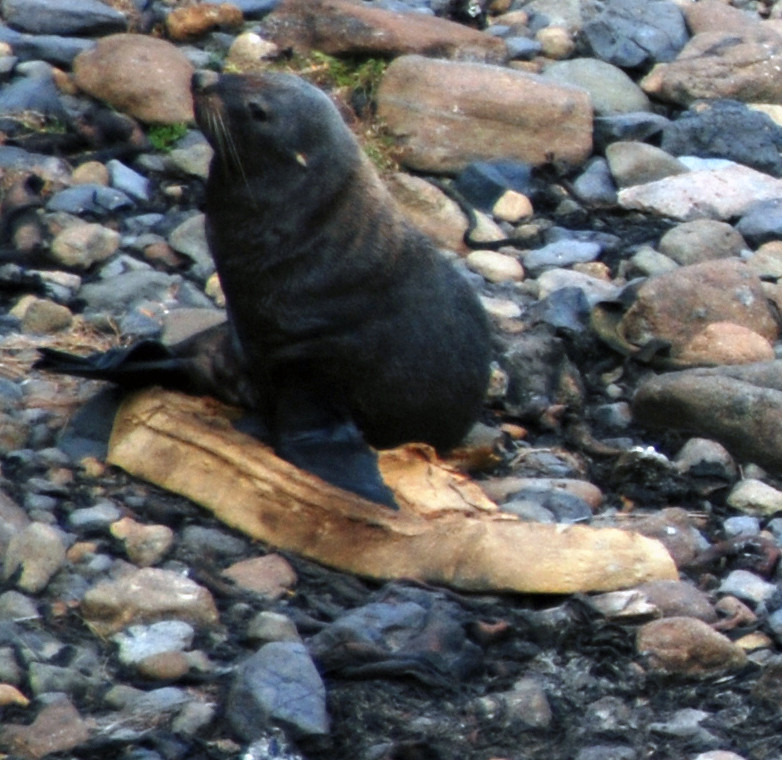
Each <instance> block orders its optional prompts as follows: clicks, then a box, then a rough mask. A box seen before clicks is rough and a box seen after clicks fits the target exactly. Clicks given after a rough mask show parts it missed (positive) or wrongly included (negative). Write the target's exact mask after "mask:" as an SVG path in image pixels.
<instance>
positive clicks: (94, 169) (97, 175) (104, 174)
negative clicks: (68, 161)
mask: <svg viewBox="0 0 782 760" xmlns="http://www.w3.org/2000/svg"><path fill="white" fill-rule="evenodd" d="M71 181H72V182H73V184H74V185H90V184H95V185H104V186H107V185H108V184H109V170H108V169H107V168H106V164H102V163H101V162H100V161H85V162H84V163H83V164H79V165H78V166H77V167H76V168H75V169H74V170H73V174H72V175H71Z"/></svg>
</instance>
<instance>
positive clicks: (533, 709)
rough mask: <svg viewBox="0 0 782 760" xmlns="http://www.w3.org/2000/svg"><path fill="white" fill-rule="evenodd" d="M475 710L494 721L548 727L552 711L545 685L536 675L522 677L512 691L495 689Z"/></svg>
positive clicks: (477, 703) (479, 701)
mask: <svg viewBox="0 0 782 760" xmlns="http://www.w3.org/2000/svg"><path fill="white" fill-rule="evenodd" d="M474 708H475V710H476V711H477V712H478V713H480V714H481V716H482V717H484V719H487V720H488V721H489V722H490V723H492V722H495V721H502V722H503V723H507V724H511V725H514V726H528V727H531V728H547V727H548V726H549V725H550V724H551V720H552V717H553V715H552V711H551V705H550V704H549V701H548V698H547V697H546V692H545V689H544V688H543V685H542V684H541V683H540V682H539V681H538V680H537V679H535V678H533V677H526V678H522V679H520V680H519V681H518V682H516V683H515V684H514V685H513V688H512V689H511V690H510V691H505V692H499V693H497V692H495V693H493V694H488V695H487V696H485V697H480V698H479V699H477V700H475V702H474Z"/></svg>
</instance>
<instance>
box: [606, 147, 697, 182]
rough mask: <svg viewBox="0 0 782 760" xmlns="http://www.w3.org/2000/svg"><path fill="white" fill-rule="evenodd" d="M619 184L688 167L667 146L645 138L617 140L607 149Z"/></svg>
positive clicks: (649, 180) (661, 177) (668, 173)
mask: <svg viewBox="0 0 782 760" xmlns="http://www.w3.org/2000/svg"><path fill="white" fill-rule="evenodd" d="M605 157H606V160H607V161H608V168H609V169H610V171H611V175H612V177H613V178H614V182H615V183H616V185H617V187H619V188H623V187H632V186H633V185H643V184H645V183H647V182H655V181H656V180H658V179H663V178H664V177H670V176H672V175H675V174H683V173H684V172H686V171H687V168H686V167H685V166H684V165H683V164H682V163H681V162H680V161H677V160H676V159H675V158H674V157H673V156H671V155H670V154H669V153H666V152H665V151H664V150H662V149H660V148H657V147H655V146H654V145H649V144H647V143H643V142H630V141H621V140H619V141H617V142H614V143H611V144H610V145H609V146H608V147H607V148H606V151H605Z"/></svg>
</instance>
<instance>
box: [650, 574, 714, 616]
mask: <svg viewBox="0 0 782 760" xmlns="http://www.w3.org/2000/svg"><path fill="white" fill-rule="evenodd" d="M638 591H640V592H641V593H642V594H643V595H644V596H645V597H646V599H647V600H648V601H649V602H650V603H651V604H653V605H654V606H655V607H657V608H658V609H659V610H660V612H662V616H663V617H678V616H682V615H683V616H685V617H694V618H698V620H703V622H704V623H714V622H715V621H716V620H717V613H716V611H715V609H714V606H713V605H712V603H711V602H710V601H709V597H708V596H706V594H704V593H703V591H700V590H699V589H697V588H695V586H693V585H692V584H691V583H685V582H684V581H650V582H649V583H643V584H641V585H640V586H638Z"/></svg>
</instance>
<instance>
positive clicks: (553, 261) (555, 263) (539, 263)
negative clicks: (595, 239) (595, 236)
mask: <svg viewBox="0 0 782 760" xmlns="http://www.w3.org/2000/svg"><path fill="white" fill-rule="evenodd" d="M600 252H601V247H600V245H599V244H598V243H591V242H586V241H583V242H582V241H578V240H561V241H559V242H556V243H550V244H549V245H547V246H544V247H543V248H538V249H537V250H534V251H528V252H527V253H525V254H524V257H523V263H524V267H525V269H526V270H528V271H530V272H532V273H533V274H535V275H539V274H540V273H541V272H542V271H544V270H546V269H561V268H563V267H567V266H571V265H573V264H577V263H579V262H586V261H594V260H595V259H596V258H597V257H598V256H599V255H600Z"/></svg>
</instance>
